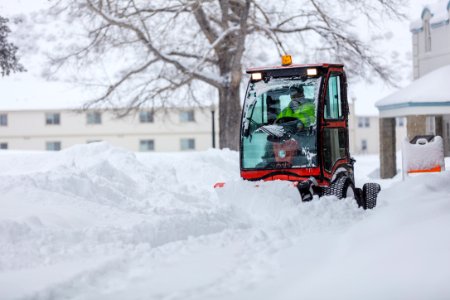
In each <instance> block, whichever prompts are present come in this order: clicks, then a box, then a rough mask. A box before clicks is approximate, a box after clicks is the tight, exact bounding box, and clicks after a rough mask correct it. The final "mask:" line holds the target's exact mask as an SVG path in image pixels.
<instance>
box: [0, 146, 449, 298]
mask: <svg viewBox="0 0 450 300" xmlns="http://www.w3.org/2000/svg"><path fill="white" fill-rule="evenodd" d="M238 160H239V156H238V154H237V153H236V152H232V151H218V150H210V151H206V152H199V153H170V154H158V153H149V154H147V153H145V154H144V153H139V154H135V153H131V152H128V151H125V150H123V149H119V148H115V147H112V146H110V145H108V144H106V143H98V144H96V143H94V144H89V145H81V146H76V147H73V148H70V149H68V150H65V151H61V152H58V153H26V152H9V151H2V152H0V165H2V168H1V170H0V177H1V178H0V195H1V197H0V295H1V297H0V298H2V299H17V298H19V299H96V300H97V299H143V298H145V299H183V300H186V299H196V300H197V299H205V300H206V299H299V298H304V299H330V298H333V299H361V298H364V299H386V298H394V299H445V298H448V296H449V295H450V288H449V287H448V284H447V283H446V282H447V280H448V278H450V254H449V253H450V234H448V233H449V232H448V228H450V224H449V223H450V221H449V220H450V201H449V199H450V185H448V184H447V183H448V182H449V180H450V173H449V172H443V173H441V174H434V175H425V176H421V177H420V178H419V177H416V178H412V179H411V180H409V181H407V182H403V183H396V182H387V181H386V182H384V183H383V185H384V186H389V185H391V187H390V188H386V189H383V190H382V192H381V194H380V205H379V207H377V209H375V210H373V211H364V210H362V209H360V208H358V207H357V206H356V204H355V201H354V200H353V199H344V200H338V199H337V198H335V197H322V198H320V199H319V198H317V197H316V198H315V199H314V200H313V201H311V202H307V203H302V202H300V201H298V198H297V196H296V191H295V190H292V189H291V190H289V188H288V187H287V186H286V183H283V182H271V183H266V184H258V185H259V187H257V188H256V187H254V185H255V184H254V183H249V182H241V181H240V179H239V168H238ZM357 160H358V163H357V175H358V174H359V175H358V179H359V180H361V182H359V183H358V185H362V183H363V182H362V179H361V178H363V177H364V178H365V177H367V174H368V173H369V172H372V171H373V169H374V168H376V167H377V166H376V165H375V162H377V160H375V159H372V158H371V159H366V158H365V157H362V158H361V159H358V158H357ZM366 170H367V174H365V173H364V172H366ZM219 181H224V182H226V187H227V189H223V190H221V191H220V193H222V194H221V195H217V194H216V193H215V191H214V190H213V188H212V186H213V184H214V183H215V182H219ZM219 196H220V197H219Z"/></svg>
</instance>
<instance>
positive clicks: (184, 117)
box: [180, 110, 195, 122]
mask: <svg viewBox="0 0 450 300" xmlns="http://www.w3.org/2000/svg"><path fill="white" fill-rule="evenodd" d="M194 121H195V118H194V111H193V110H188V111H182V112H181V113H180V122H194Z"/></svg>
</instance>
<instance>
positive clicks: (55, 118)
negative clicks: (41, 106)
mask: <svg viewBox="0 0 450 300" xmlns="http://www.w3.org/2000/svg"><path fill="white" fill-rule="evenodd" d="M45 124H47V125H59V124H60V116H59V113H46V114H45Z"/></svg>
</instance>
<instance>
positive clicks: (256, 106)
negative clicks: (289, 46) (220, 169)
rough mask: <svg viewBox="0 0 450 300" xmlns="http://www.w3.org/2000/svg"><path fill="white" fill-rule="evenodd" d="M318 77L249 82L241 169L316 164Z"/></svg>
mask: <svg viewBox="0 0 450 300" xmlns="http://www.w3.org/2000/svg"><path fill="white" fill-rule="evenodd" d="M320 80H321V79H320V78H307V79H301V78H272V79H271V80H269V81H262V80H261V81H258V82H252V83H250V85H249V87H248V90H247V95H246V98H245V103H244V113H243V118H244V119H243V122H242V126H243V127H242V131H241V132H242V136H241V139H242V140H241V142H242V151H243V152H242V167H243V168H244V169H280V168H283V169H284V168H312V167H316V166H317V145H316V144H317V138H316V136H317V132H316V119H317V118H316V116H317V102H318V100H317V99H318V93H319V87H320Z"/></svg>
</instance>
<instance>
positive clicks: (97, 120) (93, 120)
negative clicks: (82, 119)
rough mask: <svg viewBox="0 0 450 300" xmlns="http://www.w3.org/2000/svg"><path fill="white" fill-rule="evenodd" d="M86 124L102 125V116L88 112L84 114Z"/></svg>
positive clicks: (95, 112) (94, 112) (96, 112)
mask: <svg viewBox="0 0 450 300" xmlns="http://www.w3.org/2000/svg"><path fill="white" fill-rule="evenodd" d="M86 117H87V123H88V124H102V114H101V113H99V112H98V111H90V112H88V113H87V114H86Z"/></svg>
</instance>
